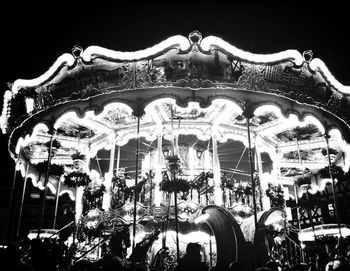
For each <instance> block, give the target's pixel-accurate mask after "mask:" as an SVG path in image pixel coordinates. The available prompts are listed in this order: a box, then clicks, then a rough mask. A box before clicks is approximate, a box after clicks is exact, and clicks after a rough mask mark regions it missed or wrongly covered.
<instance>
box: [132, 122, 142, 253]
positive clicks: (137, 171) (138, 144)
mask: <svg viewBox="0 0 350 271" xmlns="http://www.w3.org/2000/svg"><path fill="white" fill-rule="evenodd" d="M139 151H140V116H138V117H137V144H136V158H135V159H136V161H135V186H134V219H133V230H132V236H133V239H132V250H133V251H134V250H135V236H136V213H137V183H138V175H139Z"/></svg>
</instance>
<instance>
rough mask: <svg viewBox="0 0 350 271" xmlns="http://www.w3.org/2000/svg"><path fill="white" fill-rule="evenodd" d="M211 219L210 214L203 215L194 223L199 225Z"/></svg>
mask: <svg viewBox="0 0 350 271" xmlns="http://www.w3.org/2000/svg"><path fill="white" fill-rule="evenodd" d="M209 217H210V215H209V214H208V213H205V214H202V215H200V216H199V217H197V218H196V219H195V220H194V223H195V224H199V223H201V222H203V221H205V220H207V219H208V218H209Z"/></svg>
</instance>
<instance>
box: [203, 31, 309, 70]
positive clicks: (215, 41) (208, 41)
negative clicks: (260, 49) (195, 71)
mask: <svg viewBox="0 0 350 271" xmlns="http://www.w3.org/2000/svg"><path fill="white" fill-rule="evenodd" d="M201 47H202V48H203V49H204V50H206V51H209V50H210V49H211V48H212V47H216V48H217V47H218V48H220V49H223V50H225V51H227V52H228V53H230V54H232V55H233V57H236V58H238V59H241V60H246V61H248V62H251V63H265V64H268V63H276V62H281V61H283V60H292V61H293V62H294V63H295V64H296V65H297V66H299V65H301V64H303V62H304V59H303V56H302V55H301V54H300V53H299V52H298V51H297V50H286V51H282V52H279V53H275V54H266V55H264V54H253V53H250V52H246V51H243V50H241V49H238V48H237V47H235V46H233V45H231V44H229V43H228V42H226V41H224V40H222V39H221V38H218V37H214V36H208V37H205V38H204V39H203V40H202V42H201Z"/></svg>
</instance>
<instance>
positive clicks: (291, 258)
mask: <svg viewBox="0 0 350 271" xmlns="http://www.w3.org/2000/svg"><path fill="white" fill-rule="evenodd" d="M283 256H284V259H286V260H288V262H289V263H290V264H291V265H295V264H299V263H302V262H304V255H303V250H302V248H301V247H300V245H299V244H297V243H296V242H295V241H294V240H293V239H292V238H290V237H289V236H288V235H286V239H285V247H284V249H283Z"/></svg>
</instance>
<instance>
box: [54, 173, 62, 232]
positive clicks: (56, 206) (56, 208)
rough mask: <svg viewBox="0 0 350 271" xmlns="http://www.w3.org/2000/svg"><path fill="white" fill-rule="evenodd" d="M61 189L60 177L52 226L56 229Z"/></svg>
mask: <svg viewBox="0 0 350 271" xmlns="http://www.w3.org/2000/svg"><path fill="white" fill-rule="evenodd" d="M60 189H61V181H60V179H58V180H57V186H56V190H57V191H56V196H55V197H56V198H55V214H54V217H53V224H52V228H53V229H56V221H57V211H58V200H59V198H60Z"/></svg>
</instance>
